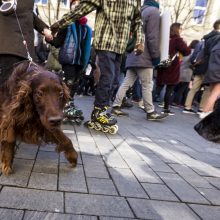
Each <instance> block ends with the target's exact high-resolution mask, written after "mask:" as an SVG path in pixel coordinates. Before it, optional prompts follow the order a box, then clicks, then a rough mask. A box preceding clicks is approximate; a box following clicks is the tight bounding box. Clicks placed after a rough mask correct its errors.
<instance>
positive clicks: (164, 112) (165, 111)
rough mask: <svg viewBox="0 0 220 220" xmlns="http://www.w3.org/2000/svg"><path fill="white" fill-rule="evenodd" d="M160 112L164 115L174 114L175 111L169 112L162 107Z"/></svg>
mask: <svg viewBox="0 0 220 220" xmlns="http://www.w3.org/2000/svg"><path fill="white" fill-rule="evenodd" d="M161 114H164V115H175V112H171V111H170V110H169V109H164V110H163V111H162V112H161Z"/></svg>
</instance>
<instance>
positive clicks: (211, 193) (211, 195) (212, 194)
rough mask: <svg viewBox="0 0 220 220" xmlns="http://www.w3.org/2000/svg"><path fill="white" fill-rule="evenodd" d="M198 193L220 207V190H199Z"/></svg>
mask: <svg viewBox="0 0 220 220" xmlns="http://www.w3.org/2000/svg"><path fill="white" fill-rule="evenodd" d="M198 191H199V192H200V193H201V194H202V195H203V196H204V197H205V198H206V199H207V200H209V201H210V202H211V203H212V204H213V205H220V190H217V189H204V188H198Z"/></svg>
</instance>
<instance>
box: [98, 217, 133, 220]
mask: <svg viewBox="0 0 220 220" xmlns="http://www.w3.org/2000/svg"><path fill="white" fill-rule="evenodd" d="M99 219H100V220H137V218H115V217H100V218H99Z"/></svg>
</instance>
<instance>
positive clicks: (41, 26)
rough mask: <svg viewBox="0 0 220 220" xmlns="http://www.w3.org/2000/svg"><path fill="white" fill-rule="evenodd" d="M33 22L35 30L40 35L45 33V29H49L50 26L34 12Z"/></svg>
mask: <svg viewBox="0 0 220 220" xmlns="http://www.w3.org/2000/svg"><path fill="white" fill-rule="evenodd" d="M33 17H34V19H33V21H34V29H35V30H37V31H38V32H39V33H41V34H42V33H43V32H44V29H48V28H49V27H48V25H46V24H45V23H44V22H43V21H42V20H41V19H40V18H39V17H38V16H37V15H36V14H35V13H34V12H33Z"/></svg>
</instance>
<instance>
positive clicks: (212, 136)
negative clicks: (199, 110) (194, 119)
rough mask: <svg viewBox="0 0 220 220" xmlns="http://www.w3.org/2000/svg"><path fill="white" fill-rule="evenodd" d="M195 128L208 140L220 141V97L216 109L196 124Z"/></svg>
mask: <svg viewBox="0 0 220 220" xmlns="http://www.w3.org/2000/svg"><path fill="white" fill-rule="evenodd" d="M194 129H195V130H196V131H197V132H198V134H199V135H201V136H202V137H203V138H205V139H206V140H208V141H212V142H216V143H220V99H219V100H217V102H216V105H215V109H214V111H213V112H212V113H211V114H210V115H208V116H207V117H205V118H204V119H203V120H201V121H200V122H199V123H198V124H196V125H195V126H194Z"/></svg>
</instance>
